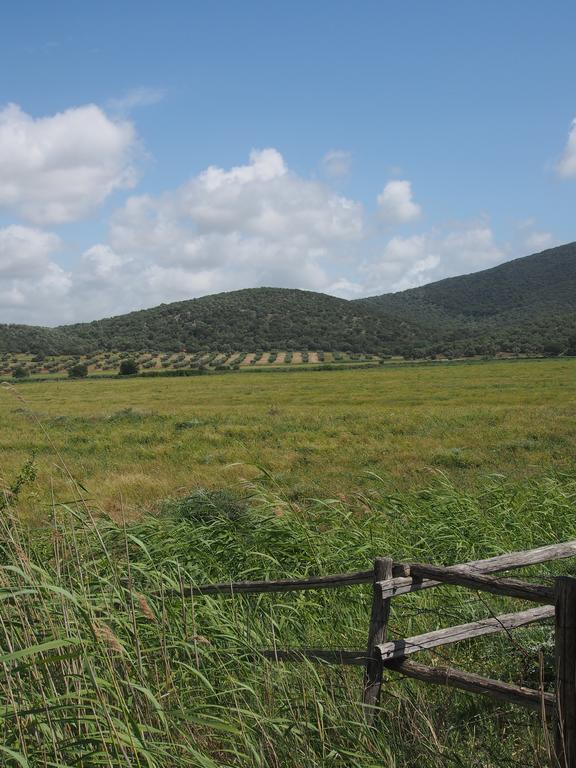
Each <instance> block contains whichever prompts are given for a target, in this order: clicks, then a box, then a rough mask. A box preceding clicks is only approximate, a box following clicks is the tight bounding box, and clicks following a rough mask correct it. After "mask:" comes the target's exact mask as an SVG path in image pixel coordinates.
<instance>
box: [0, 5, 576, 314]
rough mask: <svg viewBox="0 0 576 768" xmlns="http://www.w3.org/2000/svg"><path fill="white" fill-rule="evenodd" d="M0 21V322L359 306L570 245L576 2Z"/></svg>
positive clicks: (10, 12)
mask: <svg viewBox="0 0 576 768" xmlns="http://www.w3.org/2000/svg"><path fill="white" fill-rule="evenodd" d="M2 17H3V18H2V24H1V26H0V71H2V72H3V73H4V75H5V76H4V77H3V78H2V80H1V81H0V322H2V321H14V322H46V323H56V322H65V321H69V320H75V319H90V318H93V317H99V316H102V315H105V314H110V313H118V312H123V311H126V310H129V309H133V308H137V307H142V306H151V305H153V304H155V303H158V302H160V301H170V300H177V299H181V298H187V297H191V296H197V295H203V294H205V293H212V292H216V291H219V290H233V289H235V288H243V287H250V286H256V285H285V286H286V287H293V286H295V287H302V288H310V289H313V290H323V291H326V292H329V293H335V294H338V295H343V296H349V297H355V296H360V295H368V294H373V293H379V292H385V291H389V290H399V289H403V288H406V287H410V286H411V285H417V284H421V283H424V282H429V281H431V280H435V279H440V278H442V277H445V276H448V275H452V274H459V273H462V272H470V271H474V270H476V269H483V268H486V267H489V266H493V265H494V264H497V263H499V262H501V261H504V260H507V259H510V258H515V257H517V256H521V255H525V254H527V253H530V252H533V251H537V250H541V249H542V248H545V247H550V246H552V245H554V244H557V243H560V242H566V241H570V240H573V239H576V235H575V231H574V225H573V221H574V205H575V202H576V131H574V133H571V126H572V121H573V120H574V118H575V117H576V88H575V77H574V64H573V53H572V52H573V32H574V29H575V28H576V5H575V4H574V3H573V2H563V1H558V2H551V3H546V4H544V3H542V2H536V0H523V1H522V2H520V1H518V0H506V2H501V0H500V2H492V1H490V0H488V1H486V0H485V1H484V2H482V3H479V2H476V3H473V2H462V1H461V0H460V2H455V1H446V2H438V3H432V2H425V1H424V0H421V1H420V2H410V1H408V2H402V3H398V2H394V3H393V2H387V1H386V0H381V1H380V2H367V1H362V0H359V1H358V2H356V3H351V2H342V1H341V0H330V2H328V0H314V1H311V0H308V2H300V1H299V0H293V1H292V2H270V1H268V2H259V1H252V0H251V1H248V0H246V1H245V2H231V1H227V2H222V1H220V0H212V1H211V2H180V1H176V0H174V1H173V2H167V3H162V4H161V3H159V2H146V1H145V0H144V1H143V0H139V2H134V1H133V0H124V2H121V3H112V2H109V1H108V0H104V1H103V2H100V3H91V4H88V3H78V2H66V1H63V0H55V1H54V2H52V3H46V2H40V1H39V0H35V1H34V2H30V1H28V2H27V1H26V0H21V2H19V3H18V4H16V3H11V4H7V5H5V7H3V13H2ZM8 105H12V106H11V107H9V106H8ZM90 105H92V106H90ZM251 153H252V155H251ZM250 158H252V159H250ZM209 167H213V169H215V170H213V171H212V172H209V173H208V174H207V173H206V169H207V168H209ZM216 169H217V170H216ZM233 169H236V170H233Z"/></svg>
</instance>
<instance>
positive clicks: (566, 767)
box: [555, 576, 576, 768]
mask: <svg viewBox="0 0 576 768" xmlns="http://www.w3.org/2000/svg"><path fill="white" fill-rule="evenodd" d="M555 592H556V716H557V722H556V757H557V760H558V765H559V766H560V768H576V579H575V578H572V577H570V576H559V577H558V578H557V579H556V589H555Z"/></svg>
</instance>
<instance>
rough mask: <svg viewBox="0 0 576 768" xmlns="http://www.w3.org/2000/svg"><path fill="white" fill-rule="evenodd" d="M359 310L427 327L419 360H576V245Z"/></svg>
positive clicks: (372, 301)
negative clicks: (505, 356)
mask: <svg viewBox="0 0 576 768" xmlns="http://www.w3.org/2000/svg"><path fill="white" fill-rule="evenodd" d="M355 303H357V304H360V305H362V306H365V307H371V308H372V309H373V310H375V311H377V312H385V313H386V314H388V315H390V316H392V317H395V318H397V319H399V320H400V319H401V320H405V321H406V322H411V323H415V324H417V325H418V326H420V327H423V328H425V329H426V330H425V334H424V338H423V339H422V343H421V344H419V345H418V349H417V350H415V351H418V352H421V353H422V354H430V353H434V352H438V353H443V354H448V355H450V354H492V353H494V352H498V351H506V352H522V353H548V354H560V353H562V352H565V351H571V352H572V353H576V243H569V244H567V245H562V246H559V247H557V248H551V249H549V250H546V251H543V252H542V253H537V254H533V255H531V256H525V257H523V258H520V259H515V260H513V261H508V262H505V263H504V264H501V265H499V266H497V267H493V268H492V269H486V270H483V271H482V272H476V273H473V274H470V275H462V276H460V277H452V278H448V279H446V280H440V281H439V282H437V283H430V284H428V285H425V286H422V287H420V288H412V289H410V290H407V291H402V292H400V293H391V294H383V295H382V296H375V297H372V298H368V299H360V300H358V301H357V302H355ZM430 338H433V339H434V342H433V343H432V344H431V345H430V343H429V339H430Z"/></svg>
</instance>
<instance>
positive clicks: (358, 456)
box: [0, 359, 576, 517]
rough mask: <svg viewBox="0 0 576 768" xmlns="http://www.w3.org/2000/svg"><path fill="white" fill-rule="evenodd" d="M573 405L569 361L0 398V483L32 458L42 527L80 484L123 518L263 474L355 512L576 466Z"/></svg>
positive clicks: (198, 381)
mask: <svg viewBox="0 0 576 768" xmlns="http://www.w3.org/2000/svg"><path fill="white" fill-rule="evenodd" d="M575 403H576V361H575V360H573V359H566V360H542V361H514V362H512V361H500V362H491V363H481V364H480V363H477V364H458V363H450V364H435V365H433V366H432V365H414V366H406V367H395V366H390V367H384V366H383V367H381V368H376V369H370V370H347V371H322V372H304V371H303V372H301V373H299V372H298V373H296V372H291V373H281V372H278V373H268V372H266V373H264V372H262V373H256V372H254V373H252V372H248V371H247V372H241V373H227V374H226V375H214V376H202V377H191V378H185V379H173V378H167V379H150V380H147V379H142V378H134V379H129V380H118V379H103V380H100V381H97V380H84V381H67V380H65V381H57V382H46V383H44V382H38V383H34V384H32V383H30V384H22V385H18V386H15V387H14V388H6V387H4V388H2V389H1V390H0V425H1V427H0V455H1V456H2V464H1V470H0V473H1V475H2V477H3V478H4V482H5V483H7V482H9V479H10V477H11V476H13V475H14V474H15V473H16V472H17V471H18V468H19V467H21V466H22V465H23V463H24V462H25V461H26V460H27V459H29V458H30V457H31V456H32V455H34V456H35V464H36V467H37V470H38V474H39V482H38V484H37V489H36V490H31V491H29V496H30V498H29V499H26V498H23V499H22V511H23V512H24V511H26V509H27V512H28V513H29V515H30V516H31V517H35V516H38V514H39V513H38V509H39V505H40V508H46V506H45V505H46V504H47V503H48V502H50V500H51V499H52V498H53V497H54V498H56V499H58V500H65V499H67V498H69V494H70V491H69V490H68V482H69V475H72V476H73V477H74V478H76V479H77V480H78V481H79V482H80V483H81V484H82V486H83V487H84V488H85V489H86V493H85V495H86V498H89V499H90V500H91V503H93V504H94V505H95V506H96V507H99V508H101V509H103V510H104V511H106V512H108V513H110V514H113V515H118V514H120V513H123V514H125V515H126V516H128V517H134V516H135V515H136V516H137V515H138V514H139V513H141V512H142V511H143V510H145V509H148V510H150V509H153V508H154V506H155V504H156V503H157V502H159V501H160V500H162V499H164V498H166V497H167V496H173V495H183V494H185V493H186V492H189V491H190V490H193V489H195V488H222V487H226V488H232V487H235V486H237V485H238V483H239V482H240V481H241V480H243V479H250V480H252V479H255V478H256V477H260V480H261V482H262V483H263V484H264V486H265V487H268V488H271V489H274V490H275V491H276V492H279V493H281V494H283V495H284V496H286V497H287V498H290V499H293V500H298V499H306V498H310V497H314V498H334V497H341V496H342V495H343V496H346V497H351V502H352V499H353V497H354V496H355V495H356V494H357V493H359V492H369V491H370V489H371V488H372V487H373V486H374V485H375V484H377V485H383V487H384V488H385V489H387V490H390V491H392V490H395V489H407V488H418V487H421V486H422V485H424V484H426V483H428V482H429V480H430V478H431V477H432V476H437V475H439V474H444V475H446V476H448V477H449V478H451V479H453V480H454V481H455V482H456V483H457V484H458V485H459V486H462V487H465V488H467V487H469V486H471V485H477V484H478V483H479V482H481V481H482V480H483V479H484V478H486V477H488V476H489V475H492V474H500V475H504V476H507V477H510V478H514V479H522V478H524V477H533V476H538V475H541V474H543V473H546V472H548V471H550V472H552V471H557V470H560V471H563V470H570V469H573V468H574V461H575V456H576V423H575V420H574V418H573V417H574V406H575ZM374 475H377V476H378V478H379V479H378V480H376V479H375V477H374ZM38 489H40V490H38Z"/></svg>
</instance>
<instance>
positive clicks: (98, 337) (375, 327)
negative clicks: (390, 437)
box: [0, 288, 425, 354]
mask: <svg viewBox="0 0 576 768" xmlns="http://www.w3.org/2000/svg"><path fill="white" fill-rule="evenodd" d="M423 333H425V332H424V331H423V330H422V329H420V328H418V327H417V326H415V325H414V324H413V323H410V322H406V321H404V320H397V319H396V318H390V317H388V316H387V315H386V313H385V312H380V311H378V312H374V311H373V310H372V309H371V308H370V307H364V306H363V305H360V304H356V303H354V302H350V301H346V300H344V299H338V298H336V297H334V296H327V295H325V294H321V293H314V292H312V291H299V290H293V289H286V288H253V289H246V290H241V291H232V292H230V293H220V294H215V295H213V296H204V297H202V298H199V299H191V300H189V301H181V302H176V303H173V304H161V305H160V306H159V307H154V308H153V309H145V310H141V311H138V312H131V313H129V314H127V315H120V316H119V317H111V318H107V319H104V320H96V321H94V322H91V323H80V324H77V325H69V326H61V327H59V328H55V329H45V328H33V327H29V328H27V327H26V326H6V325H5V326H0V352H33V353H35V354H38V353H39V352H41V353H44V354H78V353H90V352H93V351H101V350H126V351H130V350H142V349H145V350H155V351H156V350H157V351H179V350H181V349H186V350H188V351H192V352H194V351H199V350H213V351H219V352H227V351H233V350H249V351H254V350H258V349H262V350H265V349H275V348H277V349H303V348H309V349H323V350H331V349H334V350H339V351H351V352H372V353H376V352H379V351H381V350H382V349H390V350H391V351H396V350H398V351H400V350H401V349H403V348H404V347H405V346H406V345H411V344H414V343H416V341H417V340H418V339H420V338H421V337H422V335H423Z"/></svg>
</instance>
